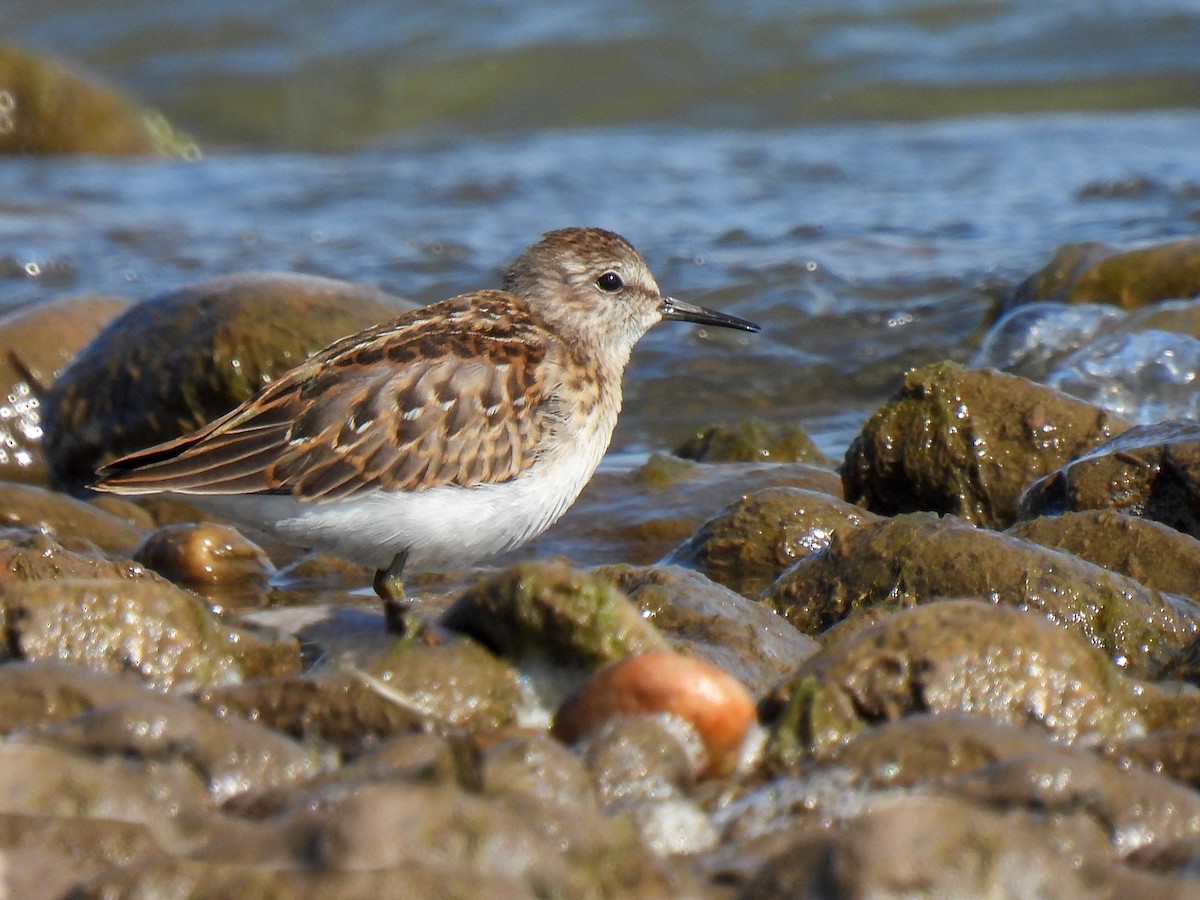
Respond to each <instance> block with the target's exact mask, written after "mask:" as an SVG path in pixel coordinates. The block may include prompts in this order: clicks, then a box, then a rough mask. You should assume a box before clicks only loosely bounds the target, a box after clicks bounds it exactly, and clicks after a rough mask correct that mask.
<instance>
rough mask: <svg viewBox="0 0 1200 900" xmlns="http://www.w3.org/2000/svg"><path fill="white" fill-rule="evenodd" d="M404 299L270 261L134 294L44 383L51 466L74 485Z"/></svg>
mask: <svg viewBox="0 0 1200 900" xmlns="http://www.w3.org/2000/svg"><path fill="white" fill-rule="evenodd" d="M402 308H403V303H402V301H400V300H397V299H396V298H394V297H391V296H389V295H387V294H384V293H383V292H381V291H379V290H377V289H375V288H371V287H368V286H365V285H360V284H352V283H349V282H342V281H335V280H331V279H327V278H317V277H314V276H308V275H286V274H271V273H248V274H240V275H230V276H225V277H222V278H213V279H210V280H208V281H202V282H198V283H197V284H193V285H190V286H188V287H184V288H180V289H179V290H176V291H172V292H170V293H167V294H162V295H159V296H157V297H153V298H151V299H149V300H145V301H143V302H141V303H138V304H137V305H136V306H133V307H131V308H130V309H129V310H127V311H126V312H125V313H124V314H122V315H120V316H118V317H117V318H116V319H115V320H113V321H112V322H111V323H110V324H109V325H108V327H106V328H105V329H104V330H103V331H101V332H100V334H99V335H97V336H96V339H95V340H94V341H92V343H91V344H89V345H88V346H87V347H85V348H84V349H83V350H82V351H80V353H79V354H78V356H76V358H75V360H74V361H73V362H72V363H71V365H70V366H69V367H67V369H66V370H65V371H64V372H63V373H62V374H61V375H60V376H59V378H58V380H57V381H56V382H55V383H54V385H53V386H52V387H51V389H50V391H49V392H48V393H47V395H46V399H45V409H44V422H45V432H46V433H45V438H44V441H43V449H44V453H45V457H46V463H47V466H48V468H49V471H50V477H51V479H52V481H53V482H54V483H55V484H57V485H59V486H61V487H63V488H65V489H67V490H72V491H75V490H80V489H81V488H82V487H83V486H85V485H88V484H90V483H92V482H93V481H94V480H95V471H96V469H97V468H98V467H99V466H100V465H101V464H103V463H104V462H107V461H108V460H110V459H112V458H113V457H115V456H119V455H121V454H124V453H129V452H132V451H134V450H141V449H143V448H145V447H148V446H151V445H153V444H156V443H159V442H160V441H166V440H170V439H171V438H175V437H179V436H180V435H182V434H186V433H188V432H190V431H193V430H195V429H197V428H199V427H200V426H202V425H204V424H206V423H207V422H210V421H212V420H213V419H215V418H217V417H218V416H220V415H222V414H224V413H226V412H228V411H229V410H230V409H232V408H233V407H235V406H237V405H238V404H239V403H241V402H242V401H243V400H246V399H248V398H249V397H250V396H251V395H252V394H254V393H255V392H256V391H257V390H258V389H259V388H261V387H262V386H263V385H264V384H266V383H267V382H269V381H271V380H272V379H273V378H275V377H277V376H278V375H280V374H282V373H283V372H285V371H287V370H289V369H291V368H293V367H295V366H296V365H299V364H300V363H301V362H303V361H304V360H305V359H306V358H307V357H308V356H310V355H311V354H313V353H315V352H316V351H317V350H320V349H322V348H324V347H325V346H327V345H328V344H330V343H332V342H333V341H334V340H336V339H338V338H340V337H344V336H346V335H348V334H353V333H354V332H356V331H360V330H362V329H363V328H366V327H367V326H369V325H373V324H376V323H378V322H383V321H386V320H388V319H392V318H394V317H395V316H397V315H398V314H399V313H400V311H401V309H402Z"/></svg>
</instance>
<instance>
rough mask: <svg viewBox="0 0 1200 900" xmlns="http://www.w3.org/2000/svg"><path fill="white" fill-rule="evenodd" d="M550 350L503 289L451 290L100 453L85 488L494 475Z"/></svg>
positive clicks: (515, 456) (325, 492)
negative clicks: (236, 400)
mask: <svg viewBox="0 0 1200 900" xmlns="http://www.w3.org/2000/svg"><path fill="white" fill-rule="evenodd" d="M561 352H562V351H561V348H559V347H558V346H557V345H556V344H555V342H554V340H553V338H552V337H551V336H550V335H549V333H548V332H546V330H545V329H544V328H543V327H542V326H541V325H540V324H539V323H538V322H537V321H536V320H535V319H534V318H533V317H532V316H530V315H529V314H528V313H527V312H525V311H524V308H523V307H522V306H520V305H519V301H517V300H516V298H515V297H513V296H512V295H510V294H504V293H501V292H497V291H484V292H480V293H477V294H467V295H463V296H461V297H455V298H453V299H452V300H447V301H443V302H442V303H439V304H434V305H433V306H431V307H425V308H423V309H420V310H415V311H413V312H412V313H409V314H407V315H405V316H402V317H401V318H400V319H397V320H395V321H394V322H390V323H387V324H385V325H380V326H376V327H375V328H372V329H369V330H368V331H365V332H362V333H360V334H358V335H354V336H352V337H349V338H345V339H343V340H341V341H339V342H337V343H336V344H333V345H331V346H330V347H328V348H326V349H325V350H323V351H321V352H320V353H318V354H316V355H315V356H313V357H312V358H311V359H309V360H308V361H307V362H305V363H304V364H302V365H301V366H299V367H297V368H296V369H294V370H292V372H290V373H288V374H287V375H285V376H284V377H282V378H281V379H279V380H277V381H275V382H273V383H272V384H270V385H268V386H267V387H266V388H265V389H264V390H263V391H262V392H260V393H259V394H258V395H257V396H256V397H254V398H252V399H251V400H249V401H247V403H245V404H243V405H242V406H241V407H239V408H238V409H236V410H234V411H233V412H231V413H229V414H228V415H226V416H224V417H223V418H221V419H219V420H217V421H216V422H214V423H212V424H211V425H209V426H207V427H206V428H204V429H202V430H201V431H199V432H197V433H196V434H194V435H190V436H187V437H183V438H179V439H177V440H175V441H171V442H169V443H166V444H160V445H159V446H157V447H152V448H150V449H148V450H144V451H141V452H139V453H134V454H131V455H129V456H126V457H123V458H121V459H118V460H115V461H114V462H112V463H109V464H108V465H107V466H105V467H104V468H103V469H102V470H101V472H100V475H101V480H100V482H99V483H98V484H97V487H98V488H99V489H100V490H107V491H113V492H116V493H154V492H159V491H175V492H178V493H187V494H246V493H262V492H271V493H288V494H292V495H294V496H297V497H300V498H304V499H309V500H332V499H336V498H340V497H348V496H350V495H353V494H358V493H362V492H365V491H370V490H376V489H387V490H420V489H425V488H429V487H435V486H438V485H445V484H458V485H463V486H469V485H473V484H480V483H485V482H500V481H506V480H508V479H511V478H513V477H514V476H515V475H517V474H518V473H519V472H521V471H522V470H523V469H524V468H526V467H527V466H528V465H529V464H530V463H531V462H533V460H534V457H535V454H536V451H537V446H538V444H539V442H540V440H541V439H542V437H543V435H544V433H545V430H546V429H547V428H548V427H551V426H552V424H553V423H552V415H551V413H550V409H552V408H553V405H554V404H553V403H551V402H550V400H551V393H552V392H553V391H554V389H555V387H556V385H557V384H558V383H559V382H560V381H561V362H560V359H561Z"/></svg>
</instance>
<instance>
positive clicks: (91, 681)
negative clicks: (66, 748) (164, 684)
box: [0, 661, 156, 735]
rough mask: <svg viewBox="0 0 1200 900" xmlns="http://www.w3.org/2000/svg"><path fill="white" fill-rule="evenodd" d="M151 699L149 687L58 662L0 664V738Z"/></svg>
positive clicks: (120, 676)
mask: <svg viewBox="0 0 1200 900" xmlns="http://www.w3.org/2000/svg"><path fill="white" fill-rule="evenodd" d="M153 696H156V695H155V694H153V693H152V692H151V691H150V689H149V687H148V686H147V684H146V682H145V681H143V680H142V679H141V678H138V677H137V676H135V675H131V674H128V673H125V672H122V673H113V672H103V671H97V670H95V669H87V668H84V667H83V666H78V665H67V664H66V663H61V662H58V661H40V662H15V661H12V662H6V663H4V665H0V734H5V735H6V734H11V733H12V732H14V731H27V730H30V729H33V728H35V727H37V726H39V725H43V726H44V725H49V724H51V723H53V722H60V721H63V720H64V719H71V718H74V717H75V716H78V715H80V714H81V713H86V712H88V711H90V710H93V709H97V708H99V707H103V706H108V705H111V704H118V703H125V702H129V701H137V700H143V699H145V698H147V697H153Z"/></svg>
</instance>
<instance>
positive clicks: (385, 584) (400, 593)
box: [371, 550, 408, 632]
mask: <svg viewBox="0 0 1200 900" xmlns="http://www.w3.org/2000/svg"><path fill="white" fill-rule="evenodd" d="M406 562H408V553H407V552H406V551H404V550H401V551H400V552H399V553H397V554H396V555H395V556H393V557H392V562H391V564H390V565H389V566H388V567H387V568H386V569H376V570H375V579H374V581H372V582H371V586H372V587H373V588H375V593H376V594H378V595H379V599H381V600H382V601H383V612H384V617H385V618H386V620H387V625H388V628H389V629H390V630H391V631H399V632H406V631H407V630H408V624H407V622H406V621H405V619H406V615H405V614H406V613H407V612H408V598H407V597H405V595H404V580H403V575H404V564H405V563H406Z"/></svg>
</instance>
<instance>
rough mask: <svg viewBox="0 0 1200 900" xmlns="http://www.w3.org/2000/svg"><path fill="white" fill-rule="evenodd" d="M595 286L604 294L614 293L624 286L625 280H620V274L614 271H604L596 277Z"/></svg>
mask: <svg viewBox="0 0 1200 900" xmlns="http://www.w3.org/2000/svg"><path fill="white" fill-rule="evenodd" d="M596 287H598V288H600V290H602V291H604V292H605V293H606V294H615V293H616V292H617V291H619V290H620V289H621V288H623V287H625V282H623V281H622V280H621V276H620V275H618V274H617V273H616V272H605V273H604V274H603V275H601V276H600V277H599V278H597V279H596Z"/></svg>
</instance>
